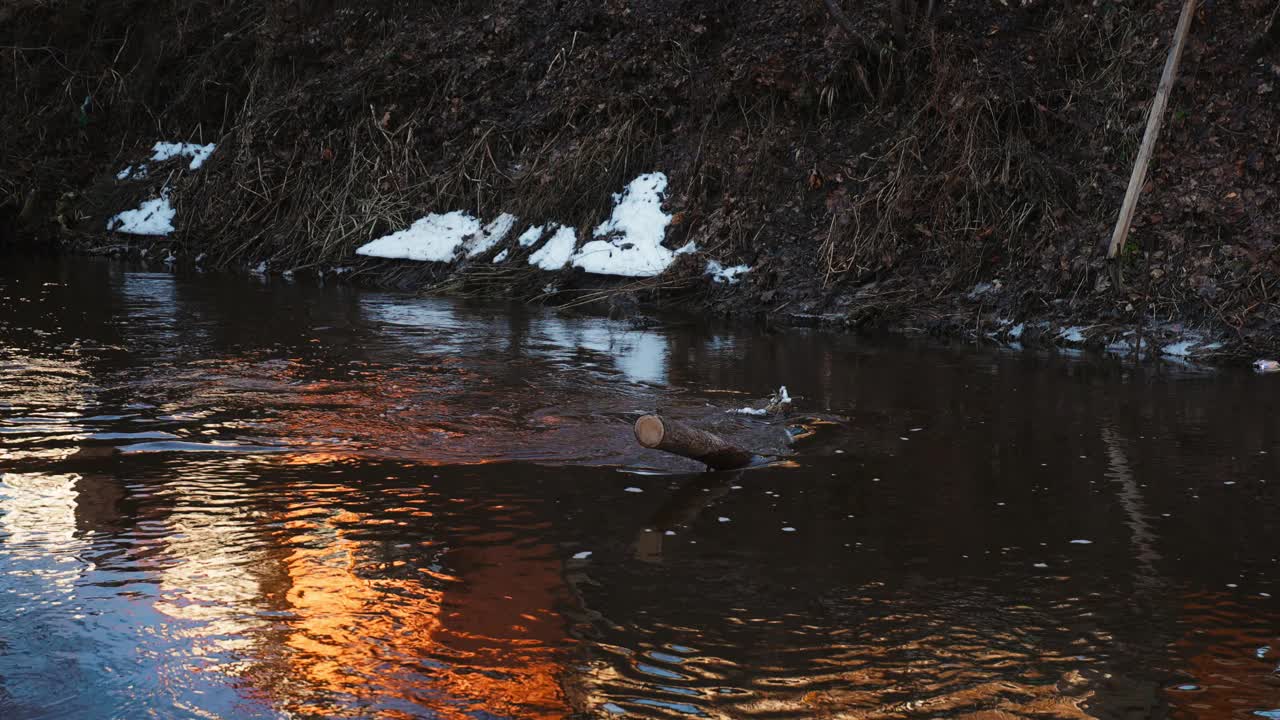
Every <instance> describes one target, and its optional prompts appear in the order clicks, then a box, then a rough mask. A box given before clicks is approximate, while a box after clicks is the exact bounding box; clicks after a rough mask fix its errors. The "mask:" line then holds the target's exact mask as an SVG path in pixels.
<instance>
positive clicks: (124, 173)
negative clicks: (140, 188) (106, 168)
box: [116, 163, 149, 180]
mask: <svg viewBox="0 0 1280 720" xmlns="http://www.w3.org/2000/svg"><path fill="white" fill-rule="evenodd" d="M148 172H149V171H148V169H147V165H146V163H143V164H141V165H138V166H137V167H134V166H133V165H130V166H129V167H127V168H125V169H123V170H121V171H120V172H118V173H116V179H117V180H146V179H147V174H148Z"/></svg>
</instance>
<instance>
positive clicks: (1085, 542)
mask: <svg viewBox="0 0 1280 720" xmlns="http://www.w3.org/2000/svg"><path fill="white" fill-rule="evenodd" d="M1071 544H1072V545H1092V544H1093V541H1092V540H1072V541H1071Z"/></svg>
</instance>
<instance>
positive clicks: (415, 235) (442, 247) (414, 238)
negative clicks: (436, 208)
mask: <svg viewBox="0 0 1280 720" xmlns="http://www.w3.org/2000/svg"><path fill="white" fill-rule="evenodd" d="M479 232H480V221H479V220H477V219H475V218H474V217H472V216H470V215H468V214H466V213H465V212H462V211H461V210H455V211H453V212H451V213H445V214H443V215H439V214H431V215H428V216H426V217H424V218H422V219H420V220H418V221H417V222H415V223H414V224H413V225H411V226H409V227H408V228H407V229H405V230H401V231H399V232H395V233H392V234H390V235H387V236H385V237H380V238H378V239H377V240H374V241H373V242H371V243H368V244H366V245H363V246H361V247H360V248H359V249H357V250H356V254H357V255H365V256H367V257H378V258H389V259H394V260H420V261H423V262H449V261H451V260H453V256H454V254H455V253H457V251H458V246H460V245H462V241H463V240H464V239H466V238H468V237H470V236H472V235H475V234H477V233H479Z"/></svg>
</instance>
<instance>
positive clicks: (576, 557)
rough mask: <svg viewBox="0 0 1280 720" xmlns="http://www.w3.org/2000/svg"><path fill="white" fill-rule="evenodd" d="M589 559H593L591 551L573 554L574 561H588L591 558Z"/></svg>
mask: <svg viewBox="0 0 1280 720" xmlns="http://www.w3.org/2000/svg"><path fill="white" fill-rule="evenodd" d="M589 557H591V551H590V550H583V551H582V552H580V553H574V554H573V559H574V560H586V559H587V558H589Z"/></svg>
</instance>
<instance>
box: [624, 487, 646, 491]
mask: <svg viewBox="0 0 1280 720" xmlns="http://www.w3.org/2000/svg"><path fill="white" fill-rule="evenodd" d="M623 492H644V491H643V490H641V489H640V488H638V487H629V488H627V489H626V490H624V491H623Z"/></svg>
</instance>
